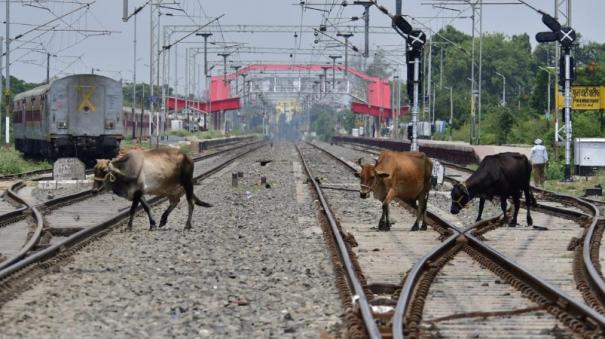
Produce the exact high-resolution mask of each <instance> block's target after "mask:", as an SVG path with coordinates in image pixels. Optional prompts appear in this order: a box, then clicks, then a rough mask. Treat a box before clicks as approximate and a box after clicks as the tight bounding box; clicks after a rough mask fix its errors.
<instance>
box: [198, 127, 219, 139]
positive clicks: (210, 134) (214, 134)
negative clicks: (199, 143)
mask: <svg viewBox="0 0 605 339" xmlns="http://www.w3.org/2000/svg"><path fill="white" fill-rule="evenodd" d="M193 135H194V136H195V137H196V138H198V139H216V138H223V137H224V135H223V133H222V132H221V131H219V130H214V129H213V130H209V131H203V132H196V133H194V134H193Z"/></svg>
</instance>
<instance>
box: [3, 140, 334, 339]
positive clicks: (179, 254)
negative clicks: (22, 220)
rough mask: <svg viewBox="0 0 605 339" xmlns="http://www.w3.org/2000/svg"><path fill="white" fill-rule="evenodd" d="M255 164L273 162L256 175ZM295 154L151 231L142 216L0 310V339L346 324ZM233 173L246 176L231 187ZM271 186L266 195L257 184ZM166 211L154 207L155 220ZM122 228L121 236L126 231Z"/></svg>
mask: <svg viewBox="0 0 605 339" xmlns="http://www.w3.org/2000/svg"><path fill="white" fill-rule="evenodd" d="M259 160H272V161H271V162H270V163H268V164H267V165H266V166H261V164H260V162H259ZM299 162H300V161H299V159H298V156H297V154H296V151H295V149H294V147H293V146H292V145H288V144H275V146H274V147H273V148H270V147H265V148H263V149H261V150H260V151H257V152H254V153H252V154H250V155H248V156H246V157H245V158H243V159H240V160H238V161H236V162H235V163H233V164H232V165H230V166H228V167H227V168H226V169H224V170H223V171H221V172H220V173H219V174H217V175H215V176H213V177H211V178H210V179H208V180H205V181H203V182H202V183H201V185H199V186H196V187H195V191H196V193H197V195H198V196H199V197H200V198H201V199H202V200H204V201H207V202H209V203H211V204H213V207H212V208H200V207H196V208H195V210H194V216H193V229H192V230H191V231H188V232H186V231H183V227H184V223H185V220H186V217H187V207H186V204H185V203H184V202H182V203H181V205H180V206H179V208H177V209H176V210H175V211H174V212H173V213H172V215H171V216H170V218H169V220H168V225H167V226H166V227H165V228H163V229H161V230H158V231H153V232H150V231H148V230H147V229H148V222H147V217H146V216H144V215H143V214H139V215H138V216H137V218H136V219H135V222H134V230H133V232H121V231H120V230H115V231H113V232H111V233H110V234H108V235H107V236H105V237H103V238H102V239H100V240H98V241H95V242H93V243H92V244H90V245H89V246H87V247H85V248H84V249H82V250H81V251H79V252H78V253H76V254H75V255H74V256H73V257H72V259H71V260H70V261H69V262H68V263H65V264H61V265H56V266H53V267H52V268H51V269H50V270H49V273H48V274H47V275H45V276H44V277H43V278H42V279H41V280H40V281H39V283H37V284H36V285H34V286H33V287H32V288H31V289H30V290H28V291H26V292H24V293H22V294H21V295H19V296H18V297H16V298H15V299H14V300H11V301H9V302H8V303H6V304H5V305H4V306H3V307H2V308H1V309H0V327H1V328H2V333H1V334H0V337H24V338H32V337H36V338H40V337H78V338H90V337H95V338H98V337H103V338H107V337H117V338H121V337H247V338H248V337H318V336H319V335H320V333H321V332H322V331H326V332H333V331H335V329H337V328H338V327H339V326H340V323H341V321H342V319H341V315H342V312H343V311H342V309H341V306H340V305H341V303H340V300H339V299H338V294H337V291H336V287H335V286H334V276H333V272H332V264H331V262H330V260H329V255H328V252H327V250H326V248H325V245H324V240H323V237H322V234H321V229H320V228H319V226H318V220H317V217H316V213H317V211H316V210H315V208H314V205H313V204H314V203H313V201H312V198H311V196H310V193H309V190H308V186H307V185H304V184H303V182H304V180H305V177H304V175H303V174H302V172H301V169H300V165H299ZM232 172H243V174H244V176H243V178H239V179H238V181H239V182H238V187H232V185H231V180H232V175H231V174H232ZM261 176H265V177H266V178H267V183H268V185H269V187H270V188H266V187H265V185H264V184H263V185H261V184H260V181H261ZM165 208H166V204H163V205H161V206H156V207H154V208H152V211H153V215H154V217H155V219H156V220H158V221H159V217H160V215H161V213H162V212H163V210H164V209H165ZM122 228H123V226H121V227H120V229H122Z"/></svg>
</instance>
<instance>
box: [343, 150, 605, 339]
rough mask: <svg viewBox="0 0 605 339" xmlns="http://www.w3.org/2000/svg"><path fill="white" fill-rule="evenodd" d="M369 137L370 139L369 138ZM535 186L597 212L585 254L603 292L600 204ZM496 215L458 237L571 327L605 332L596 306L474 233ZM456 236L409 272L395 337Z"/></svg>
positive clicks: (604, 320) (397, 313) (395, 322)
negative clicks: (598, 264)
mask: <svg viewBox="0 0 605 339" xmlns="http://www.w3.org/2000/svg"><path fill="white" fill-rule="evenodd" d="M355 139H356V141H357V139H358V138H355ZM368 140H370V139H368ZM371 140H374V141H373V142H369V143H368V144H369V145H372V146H379V145H381V140H375V139H371ZM340 141H341V142H346V141H345V140H342V139H341V140H340ZM388 142H392V141H388ZM388 142H387V143H388ZM355 143H356V144H359V143H358V142H355ZM385 148H390V147H385ZM333 157H334V158H336V159H339V160H340V158H338V157H337V156H335V155H333ZM341 161H342V160H341ZM343 163H345V164H346V165H347V166H349V164H347V163H346V162H344V161H343ZM447 165H450V166H454V167H456V168H457V169H460V170H464V171H467V172H469V173H472V172H473V171H472V170H470V169H467V168H465V167H462V166H459V165H454V164H447ZM349 167H350V166H349ZM534 190H536V191H538V192H540V193H541V194H543V195H547V196H552V197H556V198H557V199H558V200H559V201H564V202H566V203H568V204H572V205H575V206H578V207H580V208H581V209H582V210H583V211H586V212H588V213H590V214H591V215H592V216H593V218H592V222H591V225H590V226H589V227H588V231H587V232H586V235H585V237H584V242H583V253H582V255H583V263H584V268H585V270H586V271H587V273H588V276H589V277H590V278H591V283H593V284H594V285H596V286H597V288H596V290H597V291H598V292H599V293H601V294H602V293H603V291H605V282H603V278H602V276H601V274H599V272H598V271H597V270H596V268H595V267H594V263H593V260H592V257H591V249H592V247H591V246H592V243H593V242H594V239H592V238H593V236H594V233H595V228H596V224H597V223H598V220H599V209H598V208H597V207H596V206H594V205H593V204H592V203H590V202H588V201H583V200H581V199H578V198H575V197H571V196H566V195H560V194H556V193H553V192H549V191H545V190H541V189H537V188H534ZM542 207H544V208H545V209H552V208H548V207H546V206H542ZM566 212H569V213H568V214H572V215H574V216H576V217H578V214H579V213H577V212H573V213H572V211H566ZM496 218H497V217H496ZM492 219H495V218H491V219H487V220H483V221H481V222H479V223H476V224H474V225H472V226H470V227H468V228H467V229H465V230H464V232H462V235H461V236H459V237H458V240H459V241H464V240H463V239H466V241H467V242H468V246H470V247H472V250H474V251H475V253H479V254H481V255H483V256H484V257H485V258H486V259H488V260H490V261H493V262H494V263H495V264H496V265H497V266H499V267H500V268H501V269H504V270H506V272H508V273H511V272H512V273H513V274H514V275H515V278H516V279H519V280H520V281H521V282H522V283H523V284H525V287H526V288H531V289H533V294H532V295H533V296H535V297H536V298H537V300H535V301H544V302H545V301H546V300H545V299H543V298H546V299H547V300H550V301H551V304H550V305H549V308H548V310H549V311H550V312H551V313H553V314H556V315H557V317H558V318H559V319H560V320H561V321H563V322H564V323H565V324H567V325H568V326H570V328H573V329H574V330H576V331H580V330H581V331H582V333H589V334H591V335H594V334H597V335H603V334H604V333H605V317H604V316H603V315H602V314H600V313H598V312H597V311H595V310H594V309H592V308H590V307H588V306H586V305H584V304H581V303H578V302H576V301H575V300H573V299H572V298H570V297H569V296H567V295H566V294H565V293H564V292H562V291H560V290H559V289H557V288H556V287H554V286H552V285H550V284H549V283H547V282H546V281H544V280H543V279H541V278H539V277H537V276H535V275H533V274H531V273H530V272H529V271H527V270H525V269H524V268H523V267H521V266H519V265H517V264H516V263H515V262H513V261H512V260H510V259H508V258H507V257H506V256H504V255H502V254H500V253H499V252H497V251H496V250H495V249H493V248H491V247H490V246H488V245H486V244H485V243H483V242H482V241H481V240H479V239H478V238H476V237H475V236H474V235H473V234H472V232H473V231H474V230H475V229H477V228H479V227H480V225H481V224H490V223H493V222H494V220H492ZM443 222H444V223H446V224H447V222H445V221H443ZM455 240H456V237H454V236H450V237H449V238H448V239H447V240H446V242H444V243H443V244H441V245H440V246H438V247H437V248H435V249H433V250H432V251H431V252H430V253H428V254H427V255H425V256H424V257H423V258H422V259H421V260H420V261H419V262H418V263H416V265H415V266H414V267H413V269H412V271H411V272H410V273H409V274H408V277H407V279H406V282H405V283H404V288H403V290H402V293H401V295H400V298H399V300H398V303H397V307H396V310H395V315H394V319H393V337H394V338H403V337H404V334H403V333H404V330H405V324H404V323H403V320H404V317H405V314H406V313H407V311H408V307H409V305H410V298H411V294H413V291H414V289H415V284H416V283H417V282H418V280H419V277H420V275H421V274H422V273H423V272H424V270H426V267H427V266H428V265H427V263H428V262H429V261H432V260H434V258H438V257H439V256H438V254H439V253H441V254H443V253H445V251H446V248H447V247H448V246H449V247H450V248H451V247H452V246H454V245H453V244H454V242H455ZM431 259H432V260H431ZM500 273H502V272H500ZM540 297H541V298H540ZM557 307H559V309H556V310H554V309H555V308H557Z"/></svg>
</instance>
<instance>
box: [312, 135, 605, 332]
mask: <svg viewBox="0 0 605 339" xmlns="http://www.w3.org/2000/svg"><path fill="white" fill-rule="evenodd" d="M306 147H308V148H309V147H310V146H306ZM307 152H310V151H307ZM317 152H320V151H319V150H317ZM302 153H303V154H304V153H305V150H304V149H303V152H302ZM365 154H366V156H367V153H365ZM358 155H360V153H357V155H355V156H349V157H348V158H347V159H342V157H341V156H339V155H331V156H328V155H325V156H324V157H323V159H321V158H320V159H318V160H319V161H316V162H315V164H316V165H313V164H311V167H312V168H313V167H314V166H317V167H315V168H316V169H315V172H314V174H313V175H314V176H318V175H317V173H321V174H325V173H327V172H329V171H330V170H329V167H330V165H329V162H328V160H327V159H328V158H331V159H332V160H331V161H332V165H333V164H334V161H335V160H336V159H338V161H339V162H340V163H341V165H343V166H341V167H348V169H347V170H348V171H349V173H350V172H352V171H354V170H355V166H354V165H351V160H353V159H356V157H357V156H358ZM319 164H323V165H321V166H320V165H319ZM322 166H325V167H326V169H325V170H322V168H321V167H322ZM332 167H333V169H332V172H336V173H335V174H334V176H332V177H326V178H325V180H322V177H321V176H319V177H320V181H321V183H322V186H324V188H328V189H326V190H325V192H326V195H327V201H328V202H329V203H330V204H332V207H333V208H334V210H335V212H334V213H335V215H336V218H337V219H338V220H339V221H340V223H341V226H342V228H343V233H344V234H348V233H351V234H352V236H351V235H350V236H348V237H349V238H353V239H354V240H355V241H354V242H356V243H357V244H358V247H357V248H355V251H354V254H355V256H354V258H355V257H356V258H358V262H359V266H360V272H359V275H360V278H359V279H360V281H365V282H366V285H365V286H364V288H365V289H366V290H367V291H368V293H366V295H368V303H369V304H370V305H372V306H377V305H375V304H374V303H379V304H380V305H382V306H387V305H388V306H390V307H393V305H395V306H394V310H393V309H392V308H391V309H389V308H386V309H382V310H386V312H375V314H374V315H375V317H376V318H379V319H381V320H380V321H379V324H382V327H381V332H382V334H383V335H385V336H386V330H385V328H386V327H390V326H389V325H391V327H392V335H393V336H395V337H401V336H403V335H404V333H405V335H408V336H411V337H415V336H420V337H425V336H448V337H449V336H453V337H469V336H470V337H502V336H510V335H512V336H515V335H518V336H527V335H531V336H550V337H552V336H559V335H562V336H573V335H581V336H595V337H599V336H601V335H603V328H604V326H605V318H603V316H602V315H601V314H599V313H597V312H596V311H595V310H594V309H592V308H590V307H588V306H587V305H586V304H584V303H583V302H581V301H578V300H577V299H576V298H574V297H570V296H568V294H566V293H565V292H563V291H562V290H561V289H560V288H558V286H556V285H554V284H552V283H551V282H548V281H546V280H543V279H542V278H539V277H538V276H537V275H536V274H533V273H531V272H530V271H529V270H527V269H525V268H523V267H521V266H519V265H517V264H516V263H515V262H514V261H512V260H510V259H509V258H508V257H506V256H505V254H507V253H500V252H499V251H497V250H495V249H494V248H492V247H490V246H491V245H492V242H490V241H487V243H486V242H485V241H483V239H484V238H482V236H481V235H479V234H474V233H476V232H479V233H481V232H483V231H486V230H489V229H491V228H493V227H494V225H495V224H497V223H499V221H498V216H497V215H496V216H495V217H492V218H488V219H486V220H484V221H482V222H480V223H477V224H474V225H473V222H470V221H468V219H463V220H458V223H459V224H463V226H464V230H462V229H463V228H457V227H455V226H454V225H453V224H452V222H454V221H456V220H453V219H455V218H452V216H450V215H447V214H449V213H447V214H445V213H443V208H439V207H438V206H437V207H436V206H434V205H432V206H429V212H431V211H437V213H430V219H431V221H430V223H429V224H430V226H431V228H432V229H436V230H446V231H441V232H440V233H434V232H408V231H407V229H406V228H407V227H409V226H408V225H406V223H404V225H405V226H406V227H404V228H403V229H400V230H397V229H396V228H397V227H400V226H399V225H398V224H399V223H400V220H405V218H404V219H402V216H401V215H400V216H398V217H397V218H396V220H397V222H398V224H396V225H395V226H396V227H395V228H393V231H391V232H385V233H386V234H388V237H392V238H393V239H397V240H396V242H397V243H398V246H399V253H401V252H405V253H407V255H405V256H408V257H411V256H413V255H414V254H413V252H414V251H415V250H416V251H418V252H419V253H421V257H420V258H414V260H412V265H413V266H411V267H409V266H410V264H408V263H406V262H405V261H403V260H397V258H396V257H395V256H392V257H391V258H390V261H387V262H385V263H383V266H390V267H391V272H392V273H391V274H392V276H397V275H402V272H407V274H406V275H405V279H403V282H402V283H400V284H399V286H393V284H392V283H390V282H389V283H386V284H383V285H382V291H379V290H378V289H377V287H378V286H380V284H379V283H378V281H379V280H380V279H384V278H388V276H386V275H384V276H382V277H380V276H379V277H376V276H374V275H373V274H375V273H376V267H377V266H381V261H383V260H385V259H386V260H389V256H388V255H387V256H384V255H382V254H381V253H380V252H382V248H381V247H377V248H376V249H375V250H372V251H367V250H364V248H366V249H367V246H370V247H372V246H375V245H373V244H376V243H377V242H376V240H375V238H376V237H381V239H382V237H384V236H383V235H382V234H380V233H382V232H380V233H378V232H374V231H370V230H369V229H370V228H371V227H372V226H374V225H373V224H372V223H375V222H376V221H377V220H378V217H377V216H371V217H368V216H369V215H371V214H372V213H374V212H376V214H378V212H379V208H377V205H376V206H365V207H364V206H363V205H360V202H359V198H358V196H357V194H355V193H356V192H355V191H356V190H354V189H345V190H342V189H335V188H336V187H337V186H341V187H350V182H351V181H354V180H353V179H347V180H350V181H348V182H346V181H345V178H346V177H347V176H346V175H344V174H343V173H342V172H341V171H340V170H339V171H335V169H334V168H335V167H336V166H332ZM345 172H346V170H345ZM348 177H352V176H351V175H349V176H348ZM338 178H341V179H340V180H341V181H345V182H332V181H334V180H337V179H338ZM331 192H338V193H339V194H340V196H338V195H335V193H331ZM345 194H349V198H348V199H347V198H346V197H344V196H343V195H345ZM331 197H332V198H331ZM354 199H356V201H355V200H354ZM444 200H445V199H444ZM429 201H430V200H429ZM567 203H569V201H568V202H567ZM343 206H348V207H349V209H348V210H347V209H346V208H343ZM448 207H449V206H448ZM324 208H325V207H324ZM368 208H369V210H368ZM352 210H362V211H364V213H357V214H352ZM395 210H401V209H400V208H393V209H392V211H393V212H394V211H395ZM393 212H392V213H393ZM540 213H541V212H540ZM559 213H562V212H560V211H559ZM441 215H443V216H444V217H447V219H448V220H443V219H442V218H441V217H440V216H441ZM356 218H357V220H358V222H359V220H362V221H361V223H362V224H363V223H365V229H364V227H363V226H361V225H360V227H358V228H357V229H355V228H353V227H351V228H347V227H346V225H347V220H349V219H356ZM534 218H535V217H534ZM369 220H373V222H372V223H370V224H367V222H368V221H369ZM473 220H474V219H473ZM409 224H410V225H411V223H409ZM471 225H472V226H473V227H470V226H471ZM517 229H521V227H517ZM501 230H502V231H508V228H506V229H505V228H502V229H501ZM534 232H536V233H539V234H544V233H546V232H539V231H534ZM397 233H400V234H397ZM415 233H425V234H432V235H433V237H434V238H436V239H438V240H443V241H442V242H440V241H436V242H437V244H436V245H434V246H433V249H432V250H430V251H426V244H425V243H423V242H421V241H419V240H418V239H417V238H416V237H417V235H416V234H415ZM552 233H554V232H552ZM487 234H488V235H489V234H490V233H487ZM483 236H485V234H483ZM378 243H384V244H388V242H386V241H384V240H382V241H379V242H378ZM423 248H424V249H423ZM393 249H396V246H395V247H391V248H388V247H387V246H386V245H385V252H387V253H388V252H390V251H391V250H393ZM410 253H412V254H410ZM381 255H382V257H381ZM364 261H365V262H366V264H364ZM572 261H573V259H572ZM394 262H396V263H397V265H396V268H393V266H394V265H393V263H394ZM414 262H415V263H414ZM389 263H390V265H389ZM366 268H368V269H367V270H366ZM410 268H411V269H410ZM485 268H487V270H486V269H485ZM572 286H574V285H573V279H572ZM375 292H378V293H375ZM380 292H388V293H385V294H381V293H380ZM389 293H390V294H391V295H390V296H389V295H388V294H389ZM395 299H396V300H397V303H396V304H395V303H394V300H395ZM580 300H582V299H580ZM378 310H380V309H378ZM453 310H457V311H453ZM454 312H455V313H454ZM391 316H392V320H391V321H389V320H386V322H385V319H388V318H389V317H391ZM520 320H528V321H520ZM511 325H514V326H513V327H512V328H511Z"/></svg>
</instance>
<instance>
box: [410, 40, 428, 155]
mask: <svg viewBox="0 0 605 339" xmlns="http://www.w3.org/2000/svg"><path fill="white" fill-rule="evenodd" d="M425 42H426V34H424V32H422V31H419V30H413V31H411V32H410V34H408V36H407V38H406V45H407V51H406V59H407V64H408V79H407V83H408V96H409V98H410V101H411V102H412V144H411V145H410V150H411V151H418V99H419V98H418V92H419V89H420V67H421V65H420V57H421V55H422V48H423V47H424V43H425ZM410 84H411V86H410ZM410 90H411V91H410Z"/></svg>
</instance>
